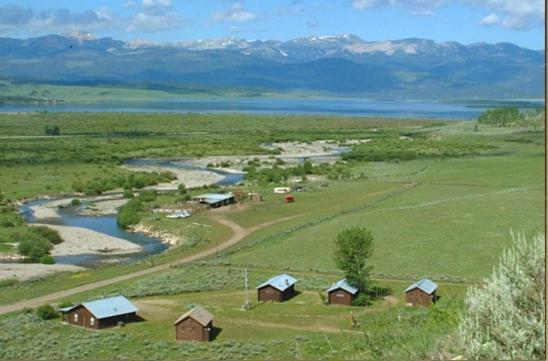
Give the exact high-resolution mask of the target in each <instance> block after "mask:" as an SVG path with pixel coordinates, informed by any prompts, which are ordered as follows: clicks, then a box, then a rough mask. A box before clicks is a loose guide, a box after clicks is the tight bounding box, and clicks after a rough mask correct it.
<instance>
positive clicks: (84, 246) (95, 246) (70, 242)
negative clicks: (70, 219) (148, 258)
mask: <svg viewBox="0 0 548 361" xmlns="http://www.w3.org/2000/svg"><path fill="white" fill-rule="evenodd" d="M31 226H46V227H48V228H51V229H54V230H56V231H57V232H59V235H60V236H61V238H62V239H63V242H62V243H60V244H56V245H55V246H54V247H53V251H52V252H51V254H52V256H66V255H76V254H109V255H115V254H128V253H136V252H140V251H142V249H143V248H142V247H141V246H139V245H138V244H135V243H132V242H129V241H126V240H125V239H122V238H116V237H112V236H109V235H107V234H104V233H99V232H95V231H92V230H90V229H86V228H80V227H70V226H61V225H52V224H40V223H35V224H31Z"/></svg>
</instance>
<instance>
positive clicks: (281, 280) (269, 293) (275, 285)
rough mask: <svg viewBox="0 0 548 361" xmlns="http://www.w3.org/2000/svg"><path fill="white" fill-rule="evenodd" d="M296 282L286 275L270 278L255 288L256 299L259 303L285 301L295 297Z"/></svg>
mask: <svg viewBox="0 0 548 361" xmlns="http://www.w3.org/2000/svg"><path fill="white" fill-rule="evenodd" d="M296 282H297V280H296V279H295V278H293V277H291V276H290V275H287V274H281V275H278V276H275V277H272V278H271V279H269V280H268V281H266V282H264V283H262V284H260V285H259V286H258V287H257V297H258V299H259V301H274V302H284V301H287V300H289V299H291V297H293V296H294V295H295V283H296Z"/></svg>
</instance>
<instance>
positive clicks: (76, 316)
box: [74, 313, 78, 322]
mask: <svg viewBox="0 0 548 361" xmlns="http://www.w3.org/2000/svg"><path fill="white" fill-rule="evenodd" d="M74 322H78V314H77V313H75V314H74Z"/></svg>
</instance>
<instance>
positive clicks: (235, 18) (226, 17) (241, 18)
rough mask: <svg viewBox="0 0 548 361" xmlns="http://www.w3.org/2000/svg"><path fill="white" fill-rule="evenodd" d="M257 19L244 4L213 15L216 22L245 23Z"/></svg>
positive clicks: (235, 5)
mask: <svg viewBox="0 0 548 361" xmlns="http://www.w3.org/2000/svg"><path fill="white" fill-rule="evenodd" d="M256 18H257V14H255V13H253V12H251V11H247V10H245V9H244V7H243V6H242V4H240V3H236V4H234V5H232V7H231V8H230V9H229V10H227V11H216V12H214V13H213V19H214V20H215V21H226V22H237V23H243V22H246V21H252V20H255V19H256Z"/></svg>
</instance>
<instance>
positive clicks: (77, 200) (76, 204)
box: [70, 198, 82, 207]
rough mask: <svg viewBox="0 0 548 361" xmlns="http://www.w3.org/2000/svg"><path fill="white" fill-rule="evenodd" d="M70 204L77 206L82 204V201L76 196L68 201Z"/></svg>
mask: <svg viewBox="0 0 548 361" xmlns="http://www.w3.org/2000/svg"><path fill="white" fill-rule="evenodd" d="M70 204H71V205H73V206H75V207H77V206H79V205H81V204H82V202H81V201H80V200H79V199H78V198H74V199H73V200H72V201H70Z"/></svg>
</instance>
